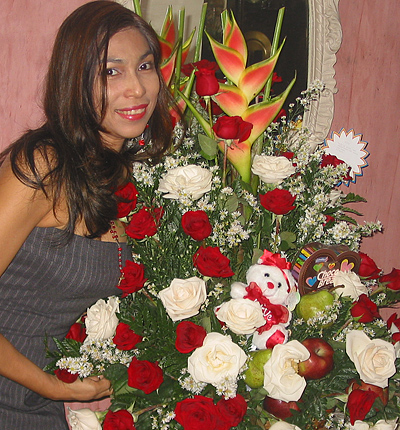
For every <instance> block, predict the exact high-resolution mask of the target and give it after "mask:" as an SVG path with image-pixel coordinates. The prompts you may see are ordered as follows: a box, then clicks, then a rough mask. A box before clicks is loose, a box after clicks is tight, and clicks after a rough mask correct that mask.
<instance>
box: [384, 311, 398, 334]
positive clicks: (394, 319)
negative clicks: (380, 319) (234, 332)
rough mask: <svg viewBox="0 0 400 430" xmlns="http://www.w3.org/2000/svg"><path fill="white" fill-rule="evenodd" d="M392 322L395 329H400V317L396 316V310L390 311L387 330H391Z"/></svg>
mask: <svg viewBox="0 0 400 430" xmlns="http://www.w3.org/2000/svg"><path fill="white" fill-rule="evenodd" d="M392 324H394V325H395V327H396V328H397V330H400V318H398V316H397V313H396V312H394V313H392V315H390V317H389V318H388V320H387V329H388V330H391V328H392Z"/></svg>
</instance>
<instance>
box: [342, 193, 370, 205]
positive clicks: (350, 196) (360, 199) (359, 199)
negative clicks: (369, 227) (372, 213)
mask: <svg viewBox="0 0 400 430" xmlns="http://www.w3.org/2000/svg"><path fill="white" fill-rule="evenodd" d="M366 201H367V200H366V199H365V198H364V197H361V196H359V195H358V194H354V193H349V194H346V197H345V198H344V199H343V201H342V203H354V202H366Z"/></svg>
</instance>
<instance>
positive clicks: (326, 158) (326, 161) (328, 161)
mask: <svg viewBox="0 0 400 430" xmlns="http://www.w3.org/2000/svg"><path fill="white" fill-rule="evenodd" d="M343 163H344V161H343V160H339V158H337V157H336V155H332V154H324V155H323V156H322V160H321V167H326V166H333V167H337V166H339V165H340V164H343Z"/></svg>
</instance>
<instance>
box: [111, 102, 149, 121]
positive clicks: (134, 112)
mask: <svg viewBox="0 0 400 430" xmlns="http://www.w3.org/2000/svg"><path fill="white" fill-rule="evenodd" d="M146 108H147V105H141V106H137V107H134V108H129V109H115V113H117V114H118V115H119V116H121V117H122V118H124V119H128V120H131V121H132V120H133V121H137V120H139V119H141V118H143V117H144V116H145V114H146Z"/></svg>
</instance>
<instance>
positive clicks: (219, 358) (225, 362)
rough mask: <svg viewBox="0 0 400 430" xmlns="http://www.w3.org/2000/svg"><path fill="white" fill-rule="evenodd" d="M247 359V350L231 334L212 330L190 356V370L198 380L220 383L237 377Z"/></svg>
mask: <svg viewBox="0 0 400 430" xmlns="http://www.w3.org/2000/svg"><path fill="white" fill-rule="evenodd" d="M246 360H247V356H246V354H245V352H244V351H243V350H242V349H241V348H240V347H239V346H238V345H237V344H236V343H234V342H232V340H231V337H230V336H224V335H222V334H220V333H214V332H212V333H208V334H207V336H206V337H205V339H204V342H203V346H201V347H200V348H197V349H196V350H195V351H194V352H193V353H192V355H191V356H190V357H189V359H188V372H189V373H190V375H191V376H192V378H193V379H194V380H195V381H196V382H205V383H208V384H213V385H218V384H219V383H221V382H222V381H223V380H226V379H232V378H234V379H236V378H237V376H238V374H239V371H240V369H241V368H242V367H243V365H244V364H245V363H246Z"/></svg>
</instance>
